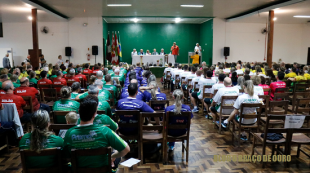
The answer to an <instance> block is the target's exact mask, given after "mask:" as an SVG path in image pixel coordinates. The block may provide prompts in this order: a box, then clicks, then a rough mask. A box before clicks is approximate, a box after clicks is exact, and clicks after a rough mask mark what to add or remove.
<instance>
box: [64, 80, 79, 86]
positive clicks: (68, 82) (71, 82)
mask: <svg viewBox="0 0 310 173" xmlns="http://www.w3.org/2000/svg"><path fill="white" fill-rule="evenodd" d="M66 81H67V86H71V85H72V84H73V83H74V82H76V81H69V80H66ZM80 82H81V81H80Z"/></svg>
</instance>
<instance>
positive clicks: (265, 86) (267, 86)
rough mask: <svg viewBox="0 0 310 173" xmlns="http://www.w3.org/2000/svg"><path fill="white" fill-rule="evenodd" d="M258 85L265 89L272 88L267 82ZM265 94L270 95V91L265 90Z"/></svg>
mask: <svg viewBox="0 0 310 173" xmlns="http://www.w3.org/2000/svg"><path fill="white" fill-rule="evenodd" d="M258 86H261V87H262V88H263V89H265V88H270V87H269V85H266V84H259V85H258ZM264 95H265V96H267V95H269V92H268V91H264Z"/></svg>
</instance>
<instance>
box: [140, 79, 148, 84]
mask: <svg viewBox="0 0 310 173" xmlns="http://www.w3.org/2000/svg"><path fill="white" fill-rule="evenodd" d="M145 84H147V78H146V77H143V78H142V81H141V85H145Z"/></svg>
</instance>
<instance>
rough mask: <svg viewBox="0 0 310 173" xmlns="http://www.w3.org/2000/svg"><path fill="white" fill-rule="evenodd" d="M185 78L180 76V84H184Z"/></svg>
mask: <svg viewBox="0 0 310 173" xmlns="http://www.w3.org/2000/svg"><path fill="white" fill-rule="evenodd" d="M185 78H186V77H182V78H181V85H182V84H184V82H186V81H185Z"/></svg>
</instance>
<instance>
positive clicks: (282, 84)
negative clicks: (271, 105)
mask: <svg viewBox="0 0 310 173" xmlns="http://www.w3.org/2000/svg"><path fill="white" fill-rule="evenodd" d="M270 88H271V93H270V101H272V100H273V97H274V93H275V91H276V89H277V88H286V83H285V82H282V81H277V82H272V83H271V84H270Z"/></svg>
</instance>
